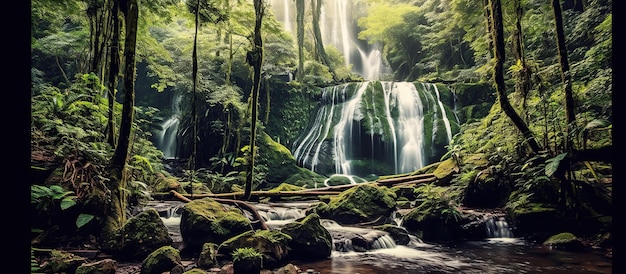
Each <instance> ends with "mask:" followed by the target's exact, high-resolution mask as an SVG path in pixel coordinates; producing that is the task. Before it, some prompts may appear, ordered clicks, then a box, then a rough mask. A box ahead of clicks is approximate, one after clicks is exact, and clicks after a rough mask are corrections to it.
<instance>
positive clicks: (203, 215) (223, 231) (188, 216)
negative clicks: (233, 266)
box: [180, 198, 251, 251]
mask: <svg viewBox="0 0 626 274" xmlns="http://www.w3.org/2000/svg"><path fill="white" fill-rule="evenodd" d="M250 229H251V226H250V220H249V219H248V218H247V217H246V216H245V215H243V213H242V211H241V210H239V209H237V208H234V207H229V206H226V205H223V204H221V203H218V202H217V201H215V200H213V199H211V198H203V199H198V200H194V201H192V202H189V203H187V204H186V205H185V206H184V208H183V212H182V215H181V222H180V232H181V236H182V237H183V242H184V243H185V244H186V248H189V249H191V250H197V251H199V250H200V249H201V248H202V245H204V243H222V242H223V241H225V240H227V239H229V238H231V237H234V236H236V235H239V234H241V233H243V232H246V231H249V230H250Z"/></svg>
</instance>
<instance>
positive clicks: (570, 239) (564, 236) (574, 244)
mask: <svg viewBox="0 0 626 274" xmlns="http://www.w3.org/2000/svg"><path fill="white" fill-rule="evenodd" d="M543 245H544V246H549V247H551V248H553V249H559V250H565V251H583V250H584V249H585V245H584V244H583V242H582V241H581V240H580V239H578V237H576V235H574V234H572V233H570V232H563V233H559V234H556V235H552V236H550V238H548V239H547V240H545V241H544V242H543Z"/></svg>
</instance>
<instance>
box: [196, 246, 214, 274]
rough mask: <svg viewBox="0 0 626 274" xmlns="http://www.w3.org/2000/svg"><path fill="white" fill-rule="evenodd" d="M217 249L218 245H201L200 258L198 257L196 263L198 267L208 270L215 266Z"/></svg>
mask: <svg viewBox="0 0 626 274" xmlns="http://www.w3.org/2000/svg"><path fill="white" fill-rule="evenodd" d="M217 248H218V245H216V244H214V243H205V244H204V245H202V250H201V251H200V256H198V260H197V261H196V264H197V265H198V267H201V268H204V269H208V268H211V267H215V266H217V265H218V262H217Z"/></svg>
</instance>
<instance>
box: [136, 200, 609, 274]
mask: <svg viewBox="0 0 626 274" xmlns="http://www.w3.org/2000/svg"><path fill="white" fill-rule="evenodd" d="M251 204H252V205H253V206H255V207H256V209H257V210H258V211H259V213H260V214H261V216H263V218H265V219H266V223H267V224H268V226H269V227H270V228H272V229H276V228H279V227H280V226H281V225H283V224H285V223H288V222H291V221H294V220H296V219H297V218H300V217H304V216H305V213H304V210H305V209H306V208H307V207H308V206H310V204H307V203H305V202H304V203H303V202H293V203H291V202H285V203H275V204H273V203H258V204H257V203H251ZM182 205H184V203H178V202H154V203H152V204H150V205H148V206H149V207H153V208H156V209H157V211H159V212H160V214H161V219H162V220H163V222H164V223H165V225H166V226H167V228H168V230H169V232H170V236H171V237H172V239H173V240H174V242H175V243H179V242H181V241H182V237H181V235H180V226H179V224H180V211H181V210H180V207H181V206H182ZM322 225H323V226H324V227H326V228H327V229H328V230H329V232H331V235H333V243H334V245H335V250H334V251H333V252H332V254H331V257H330V258H328V259H326V260H320V261H314V262H311V261H292V263H293V264H294V265H297V266H298V267H300V269H301V270H302V271H303V273H323V274H335V273H336V274H340V273H341V274H346V273H351V274H356V273H359V274H384V273H394V274H396V273H481V274H484V273H563V274H565V273H612V271H613V265H612V260H611V258H610V257H607V256H604V255H603V254H602V253H601V252H599V251H595V250H591V251H586V252H567V251H561V250H556V249H551V248H549V247H544V246H541V245H538V244H535V243H530V242H527V241H526V240H524V239H522V238H515V237H497V238H496V237H494V238H486V239H483V240H475V241H461V242H457V243H456V244H454V245H442V244H432V243H424V242H422V241H421V240H420V239H418V238H416V237H411V240H410V242H409V243H408V244H406V245H398V244H395V242H394V241H393V239H391V237H389V236H386V237H380V238H379V239H378V240H377V241H378V242H380V243H377V244H375V247H373V248H372V249H370V250H367V251H365V252H363V251H360V252H359V251H354V250H353V249H351V248H349V247H348V248H345V246H344V245H343V244H338V242H339V241H345V239H343V240H342V239H339V238H338V236H337V235H340V234H341V232H357V233H370V232H368V231H365V230H367V229H363V228H355V227H349V226H341V225H339V224H337V223H335V222H334V221H332V220H322ZM371 232H380V231H371ZM370 235H371V234H370ZM496 235H498V236H499V235H500V234H496ZM506 235H507V236H508V235H510V234H506ZM339 246H342V247H343V248H338V247H339ZM307 271H308V272H307Z"/></svg>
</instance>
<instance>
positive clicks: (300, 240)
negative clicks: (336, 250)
mask: <svg viewBox="0 0 626 274" xmlns="http://www.w3.org/2000/svg"><path fill="white" fill-rule="evenodd" d="M281 231H282V232H283V233H285V234H287V235H289V236H291V238H292V241H291V242H290V243H289V246H290V248H291V255H290V256H291V257H294V258H299V259H311V260H316V259H326V258H328V257H330V255H331V252H332V250H333V245H332V241H333V239H332V236H331V235H330V233H329V232H328V230H326V228H324V227H323V226H322V224H321V223H320V217H319V215H317V214H315V213H312V214H309V215H307V216H306V217H305V218H303V219H300V220H297V221H296V222H292V223H288V224H286V225H285V226H284V227H283V228H282V229H281Z"/></svg>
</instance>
